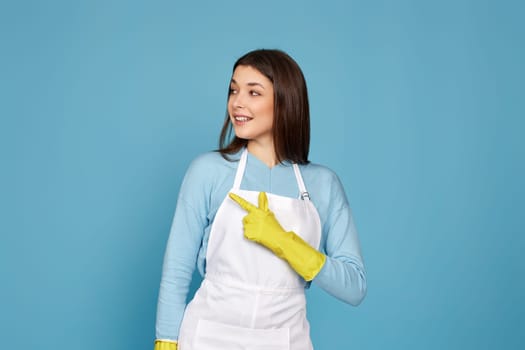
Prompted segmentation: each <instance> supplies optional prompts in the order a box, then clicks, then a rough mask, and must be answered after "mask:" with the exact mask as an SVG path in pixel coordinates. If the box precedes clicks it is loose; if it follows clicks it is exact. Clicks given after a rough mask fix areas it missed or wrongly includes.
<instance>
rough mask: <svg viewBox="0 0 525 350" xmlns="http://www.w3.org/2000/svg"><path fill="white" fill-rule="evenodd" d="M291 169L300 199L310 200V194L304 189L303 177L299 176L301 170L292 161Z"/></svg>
mask: <svg viewBox="0 0 525 350" xmlns="http://www.w3.org/2000/svg"><path fill="white" fill-rule="evenodd" d="M293 171H294V173H295V179H296V180H297V186H299V193H300V194H301V199H304V200H310V195H309V194H308V191H306V186H305V185H304V181H303V177H302V176H301V171H300V170H299V165H297V163H293Z"/></svg>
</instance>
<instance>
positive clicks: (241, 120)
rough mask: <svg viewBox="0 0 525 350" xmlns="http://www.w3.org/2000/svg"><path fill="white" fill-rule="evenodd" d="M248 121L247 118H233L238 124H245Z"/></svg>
mask: <svg viewBox="0 0 525 350" xmlns="http://www.w3.org/2000/svg"><path fill="white" fill-rule="evenodd" d="M250 119H251V118H248V117H235V120H237V121H238V122H247V121H248V120H250Z"/></svg>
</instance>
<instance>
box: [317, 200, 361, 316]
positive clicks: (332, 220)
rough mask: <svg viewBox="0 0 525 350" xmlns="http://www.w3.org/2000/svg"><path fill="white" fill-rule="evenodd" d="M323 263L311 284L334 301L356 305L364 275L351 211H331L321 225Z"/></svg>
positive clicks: (344, 208) (358, 301)
mask: <svg viewBox="0 0 525 350" xmlns="http://www.w3.org/2000/svg"><path fill="white" fill-rule="evenodd" d="M324 227H325V229H326V232H325V233H324V234H326V241H325V244H324V247H323V250H324V251H325V253H326V262H325V264H324V266H323V268H322V269H321V271H320V272H319V273H318V274H317V276H316V277H315V279H314V280H313V283H315V284H316V285H318V286H319V287H321V288H322V289H324V290H325V291H327V292H328V293H330V294H331V295H333V296H335V297H336V298H338V299H340V300H342V301H344V302H346V303H349V304H351V305H354V306H357V305H359V304H360V303H361V301H362V300H363V299H364V297H365V295H366V272H365V268H364V264H363V259H362V257H361V248H360V245H359V238H358V236H357V230H356V228H355V225H354V220H353V217H352V212H351V210H350V208H349V207H348V206H343V207H342V208H340V209H339V210H336V211H334V212H331V213H330V215H329V216H328V219H327V222H326V223H325V225H324Z"/></svg>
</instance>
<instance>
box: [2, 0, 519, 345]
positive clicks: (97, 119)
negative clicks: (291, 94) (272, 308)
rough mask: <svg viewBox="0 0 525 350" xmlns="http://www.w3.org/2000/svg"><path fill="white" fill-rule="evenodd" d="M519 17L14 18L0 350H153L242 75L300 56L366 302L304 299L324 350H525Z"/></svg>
mask: <svg viewBox="0 0 525 350" xmlns="http://www.w3.org/2000/svg"><path fill="white" fill-rule="evenodd" d="M524 10H525V6H524V5H522V2H520V1H461V0H460V1H448V0H447V1H440V2H437V1H436V2H433V1H432V2H431V1H415V0H414V1H408V0H403V1H324V2H319V1H264V2H241V1H222V2H218V1H207V2H206V1H194V2H189V1H185V2H182V1H149V2H136V1H114V0H109V1H108V0H106V1H101V0H99V1H76V2H73V1H17V2H14V1H13V2H8V1H2V3H1V5H0V45H1V46H0V50H1V55H0V101H1V103H0V116H1V124H0V156H1V172H0V186H1V187H0V191H1V192H0V193H1V194H0V213H1V220H0V230H1V244H0V276H1V281H2V282H1V283H2V284H1V287H0V348H2V349H14V348H24V349H70V348H74V349H151V348H152V345H153V339H154V321H155V312H156V298H157V293H158V286H159V281H160V272H161V266H162V258H163V254H164V248H165V244H166V240H167V235H168V231H169V228H170V224H171V219H172V215H173V211H174V209H175V203H176V198H177V193H178V188H179V185H180V182H181V179H182V176H183V175H184V172H185V170H186V167H187V165H188V163H189V162H190V161H191V159H192V158H194V157H195V156H196V155H198V154H200V153H202V152H204V151H207V150H210V149H214V148H215V147H216V146H217V139H218V134H219V129H220V126H221V124H222V120H223V117H224V112H225V99H226V92H227V87H228V80H229V78H230V74H231V66H232V64H233V62H234V61H235V59H236V58H237V57H239V56H240V55H242V54H243V53H245V52H246V51H248V50H251V49H255V48H261V47H267V48H280V49H283V50H286V51H288V52H289V53H290V54H291V55H292V56H293V57H294V58H295V59H296V60H297V61H298V62H299V64H300V65H301V67H302V68H303V70H304V73H305V76H306V78H307V82H308V84H309V92H310V99H311V110H312V118H313V120H312V144H311V159H312V160H313V161H315V162H318V163H322V164H325V165H327V166H329V167H331V168H333V169H334V170H335V171H336V172H337V173H338V174H339V176H340V178H341V180H342V181H343V184H344V185H345V188H346V190H347V193H348V196H349V199H350V202H351V205H352V208H353V210H354V214H355V219H356V222H357V226H358V230H359V232H360V238H361V243H362V248H363V253H364V257H365V263H366V266H367V272H368V284H369V292H368V295H367V298H366V299H365V301H364V303H363V304H362V305H361V306H359V307H358V308H353V307H351V306H348V305H345V304H343V303H341V302H339V301H337V300H335V299H334V298H331V297H329V296H328V295H326V294H325V293H324V292H323V291H321V290H319V289H317V288H315V287H314V288H312V289H311V290H310V291H309V292H308V297H309V302H310V308H309V317H310V320H311V325H312V337H313V340H314V344H315V345H316V349H318V350H328V349H496V348H502V349H518V348H521V347H522V346H523V343H524V341H525V336H524V335H523V334H524V333H523V330H524V328H525V327H524V326H525V322H524V316H525V307H524V302H523V296H524V294H525V282H524V276H525V264H524V262H523V257H522V256H523V254H522V252H523V251H524V249H525V238H524V233H525V232H524V229H523V219H522V218H523V217H524V216H523V211H524V209H525V205H524V196H525V186H524V180H523V179H524V178H525V165H524V159H525V154H524V153H525V152H524V150H525V142H524V141H523V133H524V126H525V123H524V121H523V120H524V117H525V115H524V110H525V109H524V102H523V101H524V96H523V95H524V94H523V91H524V87H523V84H524V81H525V73H524V68H523V66H524V65H523V62H525V52H524V37H525V36H524V34H525V30H524V26H523V24H522V22H523V13H524Z"/></svg>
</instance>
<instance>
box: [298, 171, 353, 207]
mask: <svg viewBox="0 0 525 350" xmlns="http://www.w3.org/2000/svg"><path fill="white" fill-rule="evenodd" d="M301 173H302V175H303V178H304V182H305V185H306V188H307V190H308V191H309V192H310V194H311V195H312V198H315V199H316V201H317V204H319V205H320V206H322V207H325V206H326V207H330V208H333V207H342V206H345V205H347V203H348V202H347V199H346V194H345V189H344V188H343V184H342V182H341V180H340V178H339V176H338V175H337V174H336V172H335V171H334V170H332V169H331V168H329V167H328V166H325V165H321V164H317V163H308V164H305V165H303V166H302V167H301Z"/></svg>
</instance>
